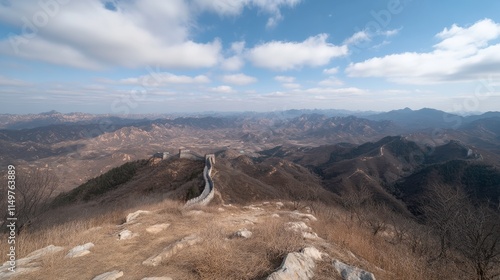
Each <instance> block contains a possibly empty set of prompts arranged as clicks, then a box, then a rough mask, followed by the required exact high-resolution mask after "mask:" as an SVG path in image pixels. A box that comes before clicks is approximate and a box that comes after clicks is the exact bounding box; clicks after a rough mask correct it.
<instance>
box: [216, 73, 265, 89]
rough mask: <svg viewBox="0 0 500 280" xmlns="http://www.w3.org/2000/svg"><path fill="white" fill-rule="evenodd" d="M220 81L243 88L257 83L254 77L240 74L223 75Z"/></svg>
mask: <svg viewBox="0 0 500 280" xmlns="http://www.w3.org/2000/svg"><path fill="white" fill-rule="evenodd" d="M222 81H224V82H225V83H228V84H232V85H238V86H244V85H249V84H253V83H255V82H257V79H256V78H255V77H251V76H248V75H245V74H242V73H239V74H233V75H224V76H223V77H222Z"/></svg>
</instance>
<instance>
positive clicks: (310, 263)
mask: <svg viewBox="0 0 500 280" xmlns="http://www.w3.org/2000/svg"><path fill="white" fill-rule="evenodd" d="M321 258H322V256H321V252H320V251H318V250H317V249H316V248H314V247H307V248H305V249H303V250H302V251H301V252H293V253H289V254H288V255H287V256H286V257H285V259H284V260H283V262H282V263H281V266H280V268H279V269H278V270H277V271H275V272H273V273H272V274H271V275H269V276H268V277H267V280H307V279H311V278H313V277H314V268H315V267H316V263H315V261H318V260H321Z"/></svg>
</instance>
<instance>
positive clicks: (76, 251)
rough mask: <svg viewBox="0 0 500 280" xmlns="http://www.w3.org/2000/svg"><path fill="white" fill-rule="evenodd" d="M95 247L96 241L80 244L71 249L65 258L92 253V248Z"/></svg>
mask: <svg viewBox="0 0 500 280" xmlns="http://www.w3.org/2000/svg"><path fill="white" fill-rule="evenodd" d="M92 247H94V243H90V242H89V243H85V244H83V245H80V246H76V247H74V248H73V249H71V250H69V252H68V254H67V255H66V256H65V258H76V257H82V256H85V255H88V254H90V250H89V249H90V248H92Z"/></svg>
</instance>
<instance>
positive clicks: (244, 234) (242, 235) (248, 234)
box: [233, 228, 252, 238]
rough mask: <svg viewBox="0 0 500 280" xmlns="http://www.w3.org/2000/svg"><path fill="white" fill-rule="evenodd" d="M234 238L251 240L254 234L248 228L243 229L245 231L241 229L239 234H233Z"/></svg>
mask: <svg viewBox="0 0 500 280" xmlns="http://www.w3.org/2000/svg"><path fill="white" fill-rule="evenodd" d="M233 237H236V238H250V237H252V232H251V231H249V230H248V229H246V228H243V229H240V230H238V231H237V232H235V233H234V234H233Z"/></svg>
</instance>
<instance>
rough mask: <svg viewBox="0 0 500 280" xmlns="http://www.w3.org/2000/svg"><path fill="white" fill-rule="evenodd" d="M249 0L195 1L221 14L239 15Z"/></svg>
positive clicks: (199, 5) (202, 7)
mask: <svg viewBox="0 0 500 280" xmlns="http://www.w3.org/2000/svg"><path fill="white" fill-rule="evenodd" d="M250 2H251V1H249V0H195V1H194V3H195V4H196V5H197V6H198V7H199V8H200V9H202V10H209V11H212V12H216V13H217V14H219V15H224V16H227V15H231V16H235V15H239V14H241V12H242V11H243V9H244V8H245V6H246V5H248V4H249V3H250Z"/></svg>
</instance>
